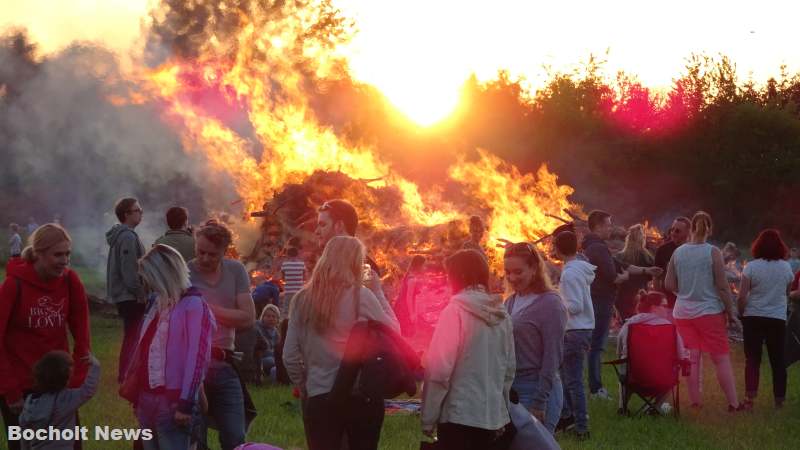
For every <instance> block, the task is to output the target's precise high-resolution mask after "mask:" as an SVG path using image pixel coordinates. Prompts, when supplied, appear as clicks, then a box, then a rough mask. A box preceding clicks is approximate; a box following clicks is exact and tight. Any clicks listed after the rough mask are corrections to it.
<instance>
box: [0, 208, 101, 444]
mask: <svg viewBox="0 0 800 450" xmlns="http://www.w3.org/2000/svg"><path fill="white" fill-rule="evenodd" d="M28 241H29V245H28V246H27V247H26V248H25V249H24V250H23V252H22V257H21V258H16V259H13V260H11V261H9V262H8V266H7V267H6V271H7V276H6V279H5V281H4V282H3V285H2V287H0V395H2V401H0V407H1V408H2V413H3V421H4V422H5V425H6V427H9V426H15V425H19V422H18V421H19V413H20V410H21V408H22V404H23V395H24V394H25V393H27V392H30V391H31V389H32V387H33V380H32V373H33V366H34V364H36V362H37V361H38V360H39V359H40V358H41V357H42V356H44V354H45V353H47V352H49V351H52V350H63V351H69V337H68V336H67V334H68V333H70V334H72V338H73V340H74V345H73V352H72V355H73V360H74V361H76V362H78V364H76V366H75V371H74V373H73V374H72V377H71V379H70V381H69V385H68V387H71V388H75V387H80V386H81V384H82V383H83V380H84V378H85V377H86V373H87V371H88V365H87V364H86V363H85V361H86V358H85V357H86V356H87V355H88V354H89V343H90V338H89V304H88V300H87V297H86V291H85V290H84V288H83V284H82V283H81V280H80V278H79V277H78V274H77V273H75V272H74V271H72V270H71V269H69V268H68V266H69V260H70V254H71V251H72V239H71V238H70V236H69V234H68V233H67V231H66V230H65V229H64V228H62V227H61V226H60V225H58V224H54V223H48V224H45V225H42V226H40V227H39V228H37V229H36V230H35V231H34V232H33V234H31V236H30V237H29V239H28ZM8 448H9V449H17V448H20V443H19V441H9V442H8Z"/></svg>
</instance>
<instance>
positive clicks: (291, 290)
mask: <svg viewBox="0 0 800 450" xmlns="http://www.w3.org/2000/svg"><path fill="white" fill-rule="evenodd" d="M281 274H282V278H283V305H282V306H281V314H282V315H281V317H282V318H284V319H285V318H288V317H289V308H290V307H291V304H292V297H294V294H296V293H298V292H300V289H302V288H303V284H305V280H306V265H305V263H304V262H303V260H302V259H300V250H299V249H298V248H297V247H289V248H288V249H287V250H286V259H285V260H283V263H282V264H281Z"/></svg>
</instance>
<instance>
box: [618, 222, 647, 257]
mask: <svg viewBox="0 0 800 450" xmlns="http://www.w3.org/2000/svg"><path fill="white" fill-rule="evenodd" d="M645 244H646V240H645V234H644V225H642V224H640V223H637V224H636V225H633V226H631V227H630V228H628V234H627V235H626V236H625V246H624V247H623V248H622V251H621V252H620V256H621V257H622V260H623V261H625V262H626V263H628V264H634V265H636V264H639V260H640V259H641V258H642V257H644V259H647V260H648V261H649V260H652V259H653V255H652V254H650V251H649V250H647V247H645Z"/></svg>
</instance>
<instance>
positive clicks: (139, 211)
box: [128, 208, 144, 213]
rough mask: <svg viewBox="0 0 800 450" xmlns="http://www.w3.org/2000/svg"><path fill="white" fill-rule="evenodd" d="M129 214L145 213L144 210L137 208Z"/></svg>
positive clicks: (130, 210)
mask: <svg viewBox="0 0 800 450" xmlns="http://www.w3.org/2000/svg"><path fill="white" fill-rule="evenodd" d="M128 212H129V213H137V212H138V213H143V212H144V210H143V209H142V208H136V209H129V210H128Z"/></svg>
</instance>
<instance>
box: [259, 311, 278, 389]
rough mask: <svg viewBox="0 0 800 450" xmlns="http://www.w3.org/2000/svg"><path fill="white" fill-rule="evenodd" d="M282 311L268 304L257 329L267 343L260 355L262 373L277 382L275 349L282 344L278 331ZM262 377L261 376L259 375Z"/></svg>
mask: <svg viewBox="0 0 800 450" xmlns="http://www.w3.org/2000/svg"><path fill="white" fill-rule="evenodd" d="M280 316H281V312H280V310H279V309H278V307H277V306H275V305H267V306H266V307H264V311H263V312H262V313H261V318H260V319H259V321H258V322H256V330H257V331H258V333H259V335H260V336H261V338H262V339H263V340H264V342H265V343H266V346H265V350H264V351H263V353H261V354H260V355H259V361H260V362H261V375H262V376H263V377H266V378H268V379H270V380H271V381H272V382H275V379H276V370H275V351H276V349H277V348H278V345H279V344H280V340H281V336H280V333H279V332H278V321H279V320H280ZM259 378H261V377H259Z"/></svg>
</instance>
